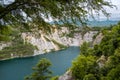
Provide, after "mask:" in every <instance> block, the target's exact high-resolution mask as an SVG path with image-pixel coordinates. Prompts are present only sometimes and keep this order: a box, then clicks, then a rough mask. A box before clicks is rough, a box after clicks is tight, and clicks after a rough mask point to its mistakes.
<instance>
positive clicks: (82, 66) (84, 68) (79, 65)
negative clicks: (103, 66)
mask: <svg viewBox="0 0 120 80" xmlns="http://www.w3.org/2000/svg"><path fill="white" fill-rule="evenodd" d="M96 65H97V64H96V62H95V57H94V56H87V57H86V56H84V55H80V56H79V57H77V59H75V60H74V61H73V65H72V68H71V69H72V74H73V76H74V77H76V79H79V80H82V79H83V78H84V77H85V75H87V74H88V73H93V74H94V73H96V72H97V69H96Z"/></svg>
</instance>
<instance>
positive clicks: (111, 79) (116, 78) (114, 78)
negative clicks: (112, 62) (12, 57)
mask: <svg viewBox="0 0 120 80" xmlns="http://www.w3.org/2000/svg"><path fill="white" fill-rule="evenodd" d="M107 77H108V80H120V65H118V66H117V67H116V68H113V69H112V70H110V72H109V73H108V75H107Z"/></svg>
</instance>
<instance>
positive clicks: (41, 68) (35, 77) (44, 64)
mask: <svg viewBox="0 0 120 80" xmlns="http://www.w3.org/2000/svg"><path fill="white" fill-rule="evenodd" d="M50 66H51V63H50V61H49V60H47V59H45V58H43V59H41V60H40V61H39V62H38V64H37V65H36V66H35V67H33V70H34V72H33V73H32V74H31V75H30V76H27V77H25V80H48V79H49V78H51V73H52V72H51V71H50V70H49V67H50Z"/></svg>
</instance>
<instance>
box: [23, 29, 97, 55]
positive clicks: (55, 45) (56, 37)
mask: <svg viewBox="0 0 120 80" xmlns="http://www.w3.org/2000/svg"><path fill="white" fill-rule="evenodd" d="M38 33H39V34H40V36H39V37H36V36H35V35H34V34H31V33H29V32H28V33H22V34H21V37H22V38H23V40H24V43H31V44H32V45H34V46H36V47H37V48H38V50H35V51H34V55H38V54H43V53H46V52H50V51H53V50H54V51H56V50H60V49H62V48H64V47H68V46H80V45H81V44H82V43H83V42H84V41H86V42H91V41H93V36H94V35H95V34H96V33H97V32H96V31H89V32H87V33H86V34H85V35H84V36H83V37H82V35H81V33H80V32H77V33H73V34H72V33H69V30H68V29H67V28H66V27H62V28H61V29H60V30H59V29H58V30H54V32H52V34H46V33H44V32H42V31H39V32H38ZM67 34H72V35H73V37H69V36H67Z"/></svg>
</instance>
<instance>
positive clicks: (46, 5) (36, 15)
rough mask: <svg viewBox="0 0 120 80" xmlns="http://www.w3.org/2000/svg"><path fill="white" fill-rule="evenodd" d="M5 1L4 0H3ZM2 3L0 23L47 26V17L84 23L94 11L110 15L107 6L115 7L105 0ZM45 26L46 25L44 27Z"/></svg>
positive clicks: (31, 0)
mask: <svg viewBox="0 0 120 80" xmlns="http://www.w3.org/2000/svg"><path fill="white" fill-rule="evenodd" d="M2 1H4V0H2ZM2 1H1V3H0V25H5V24H12V25H16V24H17V25H18V24H20V26H26V25H27V24H26V22H27V23H28V22H29V23H31V22H33V23H35V25H36V26H38V27H41V26H47V25H48V23H47V22H46V21H45V18H46V19H48V18H49V17H51V18H52V19H53V21H54V22H59V21H61V22H63V23H75V24H76V23H77V22H80V23H83V22H84V21H85V20H87V17H88V16H89V15H90V16H93V13H94V12H95V13H99V12H102V13H103V14H104V15H106V16H108V13H107V12H106V10H105V8H104V7H105V6H109V7H113V5H112V4H111V2H110V1H105V0H13V2H11V3H9V4H4V3H2ZM44 28H45V27H44Z"/></svg>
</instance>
